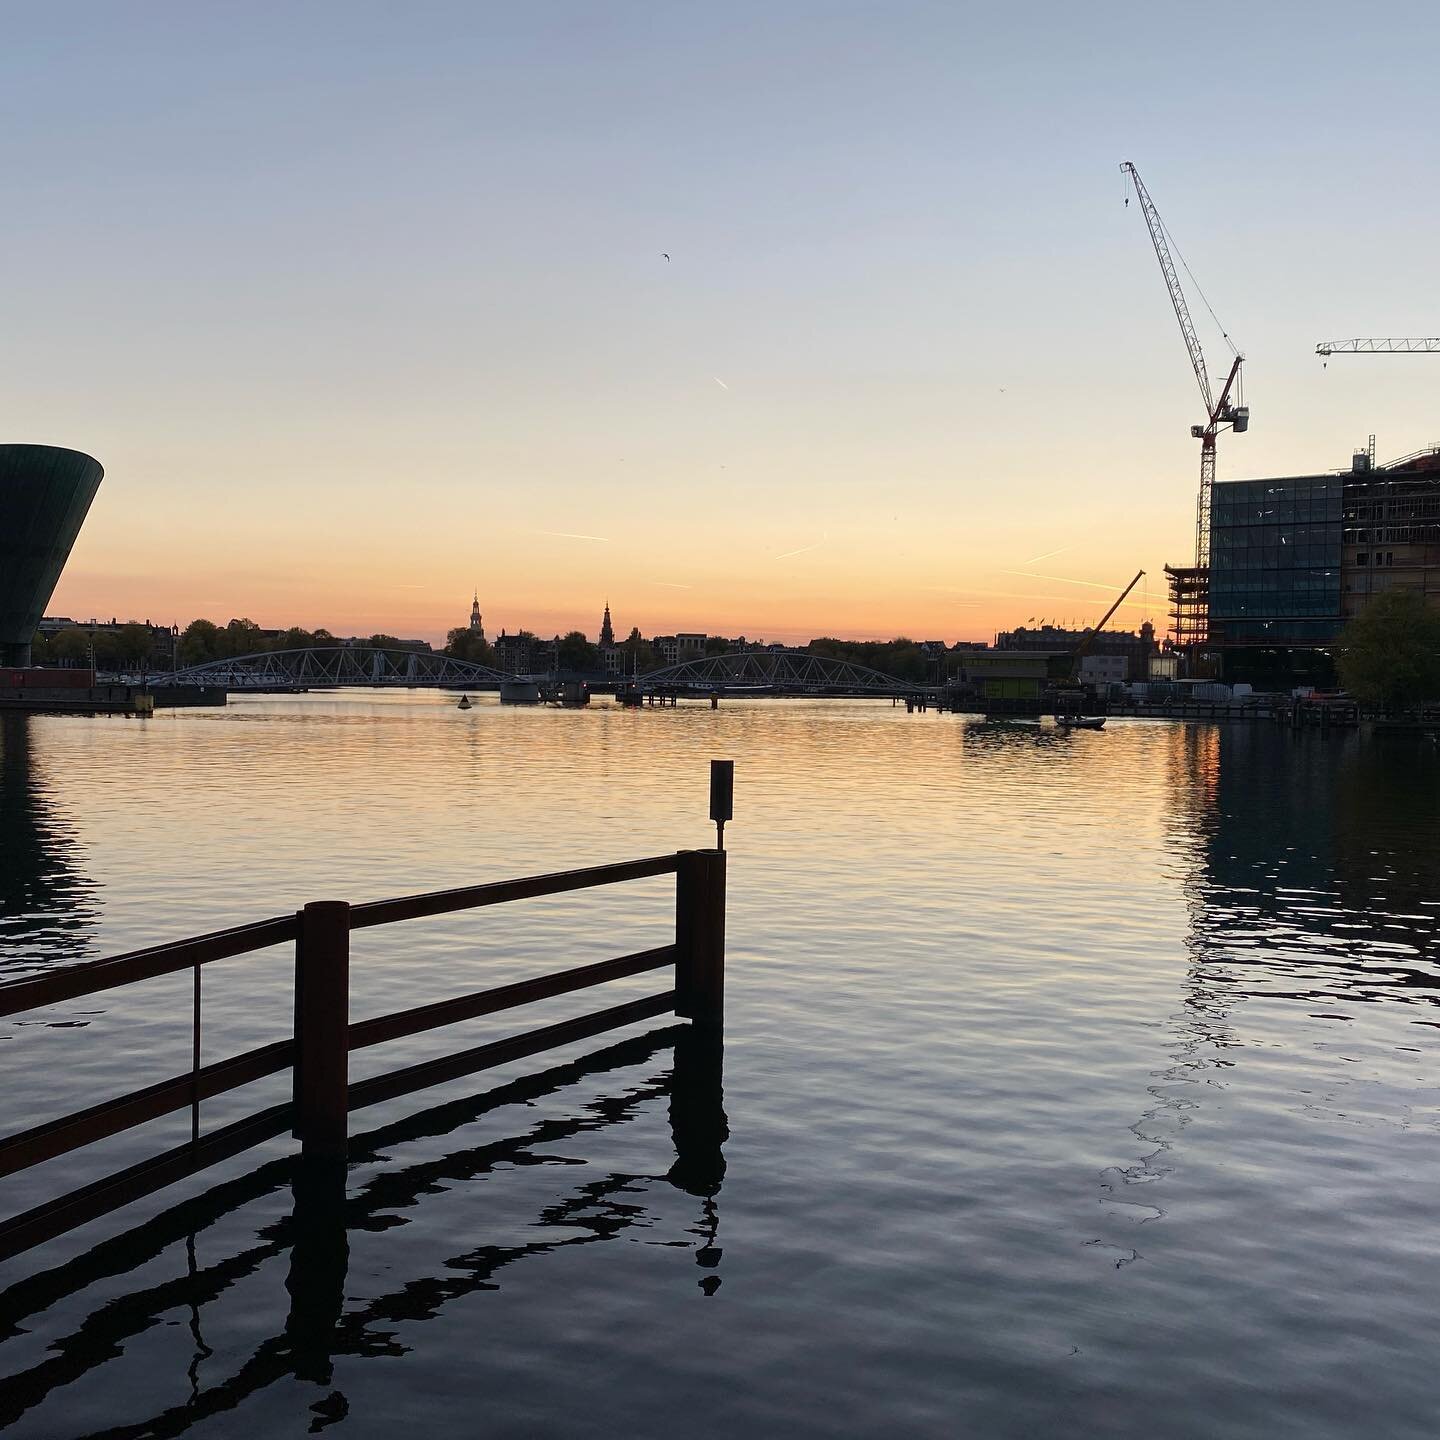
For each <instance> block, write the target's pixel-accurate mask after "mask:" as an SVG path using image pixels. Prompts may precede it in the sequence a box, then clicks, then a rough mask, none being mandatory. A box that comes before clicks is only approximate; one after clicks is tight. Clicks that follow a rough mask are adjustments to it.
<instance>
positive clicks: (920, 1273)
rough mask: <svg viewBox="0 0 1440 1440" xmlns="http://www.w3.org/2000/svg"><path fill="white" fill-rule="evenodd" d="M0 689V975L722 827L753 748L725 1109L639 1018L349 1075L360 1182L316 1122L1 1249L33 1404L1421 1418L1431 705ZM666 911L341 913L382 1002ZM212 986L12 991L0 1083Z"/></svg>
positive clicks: (247, 1100)
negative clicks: (44, 705) (48, 707)
mask: <svg viewBox="0 0 1440 1440" xmlns="http://www.w3.org/2000/svg"><path fill="white" fill-rule="evenodd" d="M0 719H3V728H0V747H3V748H0V978H13V977H14V976H18V975H22V974H26V973H31V972H33V971H35V970H37V969H42V968H46V967H51V966H57V965H62V964H66V963H69V962H73V961H77V960H83V959H90V958H96V957H99V956H102V955H106V954H113V953H116V952H119V951H123V950H128V949H131V948H135V947H138V946H141V945H145V944H150V943H154V942H157V941H160V940H164V939H168V938H174V937H179V936H182V935H187V934H192V933H196V932H199V931H202V930H208V929H214V928H217V927H219V926H221V925H225V924H232V923H236V922H239V921H243V920H248V919H258V918H262V917H265V916H268V915H273V914H278V913H282V912H286V911H291V910H293V909H295V908H296V907H297V906H298V905H300V904H302V903H304V902H305V901H306V900H310V899H317V898H345V899H349V900H352V901H356V902H358V901H361V900H366V899H374V898H379V897H383V896H388V895H396V894H403V893H407V892H410V891H415V890H426V889H437V888H441V887H444V886H451V885H461V884H473V883H478V882H480V881H484V880H490V879H499V878H504V877H508V876H511V875H522V874H528V873H532V872H537V871H542V870H550V869H561V868H569V867H571V866H573V865H577V864H594V863H598V862H600V861H604V860H610V859H624V858H631V857H634V856H638V855H645V854H656V853H663V852H666V851H671V850H675V849H677V848H684V847H692V846H696V845H704V844H707V843H709V840H708V837H709V834H710V829H709V826H708V824H707V822H706V819H705V810H706V787H707V774H706V762H707V761H708V760H709V758H710V757H711V756H731V757H733V758H734V759H735V761H736V773H737V783H736V819H735V822H734V824H733V825H732V826H731V827H730V830H729V832H728V834H727V840H728V842H729V845H730V851H731V853H730V880H729V883H730V909H729V946H728V971H727V976H728V1000H727V1005H728V1009H727V1021H726V1036H725V1046H724V1056H723V1101H722V1099H721V1097H720V1095H719V1094H718V1092H717V1088H716V1086H717V1080H718V1079H719V1077H717V1076H716V1074H715V1071H714V1067H713V1064H712V1063H711V1062H710V1060H709V1059H708V1058H707V1057H705V1056H703V1055H702V1056H698V1057H697V1056H696V1055H694V1054H691V1053H690V1052H689V1050H687V1049H686V1047H684V1046H683V1045H682V1047H681V1049H680V1051H679V1052H678V1054H677V1049H676V1037H677V1031H676V1030H675V1028H674V1027H672V1026H670V1025H669V1023H668V1022H662V1021H651V1022H645V1023H644V1024H641V1025H638V1026H634V1027H631V1028H630V1029H629V1030H625V1031H618V1032H614V1033H613V1034H611V1035H609V1036H603V1037H600V1038H598V1039H592V1040H589V1041H585V1042H582V1043H580V1044H572V1045H571V1046H569V1047H568V1048H566V1049H563V1050H560V1051H556V1052H553V1053H551V1054H548V1055H545V1056H541V1057H538V1058H536V1059H532V1060H529V1061H524V1062H520V1063H514V1064H511V1065H508V1066H506V1067H504V1068H502V1069H499V1070H493V1071H490V1072H487V1073H485V1074H482V1075H478V1076H473V1077H471V1078H470V1079H468V1080H464V1081H459V1082H454V1083H451V1084H449V1085H446V1086H443V1087H439V1088H436V1089H432V1090H428V1091H424V1092H422V1093H419V1094H416V1095H412V1096H410V1097H408V1098H406V1099H404V1100H399V1101H393V1102H389V1103H387V1104H385V1105H380V1106H376V1107H374V1108H372V1109H370V1110H367V1111H364V1112H361V1113H358V1114H356V1115H355V1116H353V1117H352V1134H353V1135H354V1136H355V1137H356V1139H355V1141H354V1142H353V1149H354V1152H355V1153H354V1159H353V1162H352V1164H351V1167H350V1171H349V1177H348V1196H347V1199H346V1200H345V1203H344V1207H343V1209H337V1208H336V1207H335V1206H334V1205H331V1204H327V1203H325V1202H324V1197H320V1198H319V1200H317V1199H316V1197H314V1196H309V1195H307V1193H306V1191H305V1189H304V1187H303V1186H301V1188H300V1189H299V1190H298V1191H297V1190H296V1189H295V1188H294V1185H293V1183H292V1182H293V1181H294V1180H295V1173H294V1170H293V1167H292V1164H291V1157H292V1156H293V1153H294V1142H293V1141H291V1140H290V1139H289V1138H288V1137H286V1138H280V1139H276V1140H273V1141H270V1142H268V1143H266V1144H265V1145H263V1146H261V1147H259V1148H257V1149H254V1150H251V1151H248V1152H246V1153H244V1154H242V1155H240V1156H237V1157H236V1158H234V1159H232V1160H229V1161H227V1162H226V1163H224V1164H223V1165H220V1166H218V1167H216V1168H214V1169H211V1170H209V1171H206V1172H204V1173H203V1174H202V1175H199V1176H196V1177H192V1178H190V1179H187V1180H185V1181H183V1182H181V1183H179V1184H176V1185H173V1186H171V1187H170V1188H168V1189H166V1190H164V1191H162V1192H160V1193H159V1194H157V1195H155V1196H152V1197H150V1198H149V1199H146V1200H144V1201H140V1202H137V1203H136V1204H134V1205H132V1206H130V1207H128V1208H127V1209H124V1210H122V1211H120V1212H118V1213H117V1214H114V1215H111V1216H110V1217H108V1218H106V1219H103V1220H100V1221H96V1222H93V1223H91V1224H90V1225H88V1226H86V1227H84V1228H83V1229H80V1230H77V1231H75V1232H73V1233H71V1234H69V1235H66V1236H63V1237H61V1238H59V1239H56V1240H52V1241H50V1242H47V1243H46V1244H44V1245H43V1246H41V1247H39V1248H38V1249H34V1250H31V1251H29V1252H28V1253H26V1254H24V1255H21V1256H18V1257H16V1258H14V1259H12V1260H9V1261H5V1262H3V1267H0V1424H5V1423H7V1422H8V1423H9V1424H10V1425H12V1426H13V1429H12V1430H10V1431H8V1432H7V1435H8V1434H13V1435H15V1436H17V1437H18V1436H46V1437H50V1436H64V1435H80V1434H107V1435H116V1436H152V1435H153V1436H160V1435H174V1434H179V1433H182V1432H183V1433H192V1432H193V1433H195V1434H199V1435H216V1436H229V1435H240V1434H252V1433H253V1434H265V1435H277V1436H288V1435H303V1434H306V1433H316V1432H319V1431H321V1430H326V1429H331V1428H333V1429H335V1430H338V1431H340V1432H343V1433H348V1434H353V1435H376V1436H381V1435H385V1436H389V1435H394V1434H396V1433H401V1427H402V1426H403V1427H404V1428H405V1430H407V1431H409V1432H412V1433H414V1434H416V1435H430V1434H464V1435H470V1434H495V1435H517V1436H519V1435H523V1436H535V1435H563V1436H572V1435H620V1436H635V1437H649V1436H656V1437H659V1436H673V1435H700V1436H731V1435H765V1436H770V1435H775V1436H780V1435H784V1436H807V1435H866V1436H869V1435H927V1436H928V1435H935V1436H951V1435H969V1434H973V1435H977V1436H998V1437H1010V1436H1057V1435H1067V1436H1069V1435H1084V1436H1091V1435H1093V1436H1119V1437H1128V1436H1137V1437H1138V1436H1145V1437H1154V1436H1165V1437H1177V1436H1179V1437H1183V1436H1221V1437H1262V1436H1263V1437H1272V1436H1277V1435H1285V1436H1290V1435H1294V1436H1306V1437H1329V1436H1384V1437H1409V1436H1416V1437H1419V1436H1427V1437H1428V1436H1431V1435H1433V1434H1434V1433H1435V1432H1436V1429H1437V1411H1440V1370H1437V1366H1436V1364H1435V1359H1434V1356H1435V1351H1436V1343H1437V1339H1440V1326H1437V1321H1436V1318H1435V1311H1436V1299H1435V1297H1436V1296H1437V1295H1440V1223H1437V1218H1436V1216H1437V1193H1440V1189H1437V1187H1440V1163H1437V1149H1436V1142H1437V1128H1440V1127H1437V1111H1436V1101H1437V1088H1436V1077H1437V1073H1440V1071H1437V1064H1436V1052H1437V1032H1436V1026H1437V1023H1440V1012H1437V1009H1436V999H1437V995H1440V990H1437V977H1440V969H1437V966H1440V943H1437V932H1436V927H1437V917H1440V827H1437V824H1436V810H1437V803H1436V802H1437V795H1440V762H1437V758H1436V752H1435V750H1434V748H1433V747H1429V748H1427V747H1425V746H1422V745H1421V744H1419V743H1411V742H1410V741H1406V740H1388V741H1381V740H1370V741H1364V740H1362V739H1361V738H1360V737H1358V736H1351V737H1334V738H1332V737H1329V736H1325V737H1321V736H1319V735H1308V734H1307V735H1300V736H1294V735H1291V734H1289V733H1288V732H1285V731H1282V730H1279V729H1278V728H1276V729H1273V730H1272V729H1271V728H1269V727H1268V726H1265V727H1261V726H1250V727H1242V726H1235V727H1231V728H1224V729H1220V728H1206V727H1184V726H1178V725H1171V724H1165V723H1142V722H1134V723H1126V722H1123V721H1112V722H1111V724H1110V727H1109V728H1108V730H1107V731H1106V732H1105V733H1103V734H1075V735H1069V736H1065V735H1060V734H1057V733H1056V732H1055V731H1053V730H1052V729H1050V728H1048V725H1047V727H1045V728H1036V727H1030V726H1022V725H991V724H981V723H978V722H974V721H970V722H967V721H965V720H963V719H961V718H957V717H954V716H936V715H910V716H907V715H906V714H905V713H904V711H903V709H901V710H898V711H897V710H894V709H892V708H891V707H890V706H889V705H884V704H879V705H877V704H862V703H855V704H851V703H842V702H814V703H808V704H804V703H779V702H763V701H756V702H751V703H736V704H727V705H725V706H723V707H722V708H721V709H720V710H719V711H718V712H713V713H712V712H711V711H710V710H708V709H707V708H699V707H696V708H693V709H685V708H681V709H679V710H674V711H655V712H651V713H633V712H624V711H620V710H617V709H614V708H612V707H611V706H609V705H608V704H603V703H602V704H597V705H596V706H594V707H593V708H592V709H591V710H590V711H588V712H569V711H566V712H561V711H552V710H529V709H502V708H500V707H498V706H496V705H494V704H493V703H491V702H489V701H482V702H481V703H479V704H478V706H477V708H475V709H474V710H471V711H468V712H461V711H458V710H456V709H455V708H454V701H453V697H443V696H433V695H414V696H408V697H406V696H384V695H382V696H369V695H363V696H353V697H344V698H329V697H323V696H309V697H297V698H269V699H255V700H246V701H236V702H234V703H232V704H231V706H230V707H229V708H228V709H227V710H224V711H191V712H168V713H162V714H160V715H158V716H156V717H155V718H153V719H152V720H149V721H144V722H141V721H122V720H114V719H112V720H81V719H74V718H60V717H55V718H24V717H16V716H5V717H0ZM672 924H673V882H671V881H667V880H664V879H658V880H649V881H644V882H639V883H636V884H633V885H627V886H624V887H618V888H615V889H611V890H605V891H591V892H580V893H577V894H572V895H566V896H558V897H552V898H549V899H545V900H536V901H529V902H525V903H523V904H520V905H511V906H503V907H499V908H497V909H493V910H486V911H477V912H471V913H468V914H461V915H453V916H447V917H444V918H441V919H436V920H425V921H418V922H413V923H410V924H405V925H399V926H392V927H386V928H383V929H374V930H367V931H364V932H359V933H357V934H356V936H355V944H354V954H353V960H352V964H353V1002H352V1014H353V1018H356V1019H362V1018H364V1017H366V1016H368V1015H378V1014H382V1013H385V1012H387V1011H390V1010H394V1009H399V1008H404V1007H406V1006H409V1005H414V1004H418V1003H421V1002H423V1001H426V1000H430V999H440V998H443V997H445V996H447V995H451V994H455V993H459V992H461V991H463V990H470V989H477V988H482V987H484V986H486V985H489V984H492V983H500V982H502V981H505V980H511V979H518V978H523V977H525V976H528V975H533V974H541V973H544V972H546V971H548V970H553V969H556V968H558V967H560V966H561V965H569V964H573V963H581V962H584V961H587V960H595V959H601V958H604V957H606V956H609V955H616V954H622V953H625V952H627V951H631V950H637V949H640V948H643V947H646V946H649V945H656V944H664V943H667V942H668V940H669V938H670V930H671V926H672ZM291 964H292V962H291V959H290V957H289V955H288V954H287V953H286V952H285V951H284V950H283V949H277V950H274V951H271V952H266V953H264V954H261V955H256V956H251V957H245V958H236V959H232V960H227V961H223V962H218V963H217V964H214V965H211V966H208V967H206V971H205V979H204V1015H205V1021H204V1046H205V1059H206V1060H207V1061H208V1060H213V1059H219V1058H222V1057H223V1056H225V1055H227V1054H232V1053H235V1052H238V1051H240V1050H243V1049H247V1048H250V1047H251V1046H254V1045H260V1044H264V1043H266V1042H267V1041H270V1040H275V1039H279V1038H282V1037H283V1036H285V1035H287V1034H288V1033H289V1026H290V1022H291V1003H292V1001H291V989H290V985H291ZM665 983H667V982H665V981H663V980H662V981H660V983H659V984H658V985H657V977H654V976H651V977H638V978H636V979H634V980H630V981H624V982H619V983H617V984H616V985H614V986H613V987H607V989H606V990H605V991H601V992H593V991H592V992H589V994H588V995H587V994H582V995H580V996H570V997H564V998H561V999H556V1000H551V1001H546V1002H543V1003H542V1004H540V1005H537V1006H535V1007H533V1014H532V1012H531V1011H519V1012H512V1013H510V1014H509V1015H500V1016H493V1017H488V1018H486V1019H484V1020H479V1021H472V1022H467V1023H466V1024H463V1025H460V1026H457V1027H454V1028H453V1029H451V1030H447V1031H438V1032H432V1033H430V1034H427V1035H422V1036H417V1037H414V1038H413V1039H410V1040H406V1041H399V1042H395V1043H394V1044H391V1045H387V1046H377V1047H374V1048H372V1049H368V1050H364V1051H360V1052H357V1053H356V1055H355V1056H354V1057H353V1062H352V1075H354V1076H357V1077H363V1076H365V1075H369V1074H375V1073H379V1072H381V1071H384V1070H388V1069H391V1068H393V1067H395V1066H396V1065H399V1064H405V1063H409V1062H411V1061H414V1060H416V1059H420V1058H423V1057H425V1056H429V1055H434V1054H440V1053H444V1052H445V1051H447V1050H450V1049H455V1048H459V1047H460V1046H461V1045H473V1044H476V1043H479V1042H481V1041H483V1040H485V1039H489V1038H495V1037H498V1036H500V1035H503V1034H506V1033H509V1032H510V1031H513V1030H514V1029H515V1028H517V1026H522V1025H529V1024H532V1023H533V1024H541V1023H545V1022H546V1021H549V1020H551V1019H557V1018H563V1017H564V1016H566V1015H572V1014H578V1013H582V1012H583V1011H585V1010H587V1009H594V1008H596V1007H597V1005H598V1004H602V1003H612V1002H615V1001H618V1000H620V999H624V998H626V997H627V996H637V995H643V994H646V993H650V992H651V991H653V990H655V989H656V988H663V986H664V984H665ZM190 1004H191V991H190V980H189V977H188V976H181V977H170V978H166V979H162V980H156V981H151V982H147V983H145V984H141V985H135V986H131V987H128V988H127V989H124V990H119V991H114V992H111V993H110V994H108V995H103V996H97V997H92V998H91V999H89V1000H85V1001H76V1002H73V1003H70V1004H66V1005H62V1006H57V1007H55V1008H54V1009H53V1010H49V1011H44V1012H34V1013H31V1014H28V1015H25V1016H22V1017H18V1019H17V1020H10V1021H0V1082H3V1084H0V1112H3V1113H0V1130H3V1131H5V1132H9V1131H13V1130H16V1129H20V1128H24V1127H25V1126H27V1125H31V1124H36V1123H39V1122H41V1121H43V1120H46V1119H49V1118H53V1117H55V1116H58V1115H61V1114H64V1113H66V1112H67V1111H70V1110H73V1109H76V1108H78V1107H80V1106H82V1105H85V1104H90V1103H93V1102H94V1101H96V1100H98V1099H102V1098H104V1097H106V1096H108V1095H112V1094H116V1093H119V1092H121V1091H123V1090H128V1089H132V1088H135V1087H137V1086H140V1085H143V1084H148V1083H150V1082H152V1081H155V1080H159V1079H163V1078H165V1077H167V1076H170V1075H173V1074H176V1073H180V1072H183V1071H185V1070H186V1069H187V1068H188V1066H189V1063H190V1028H189V1017H190ZM677 1070H678V1073H677ZM287 1086H288V1081H283V1082H282V1079H281V1077H272V1079H270V1080H268V1081H261V1082H258V1083H256V1084H255V1085H253V1086H250V1087H247V1088H246V1089H241V1090H237V1091H234V1092H231V1093H229V1094H227V1095H225V1096H223V1097H218V1098H216V1099H215V1100H213V1101H209V1102H207V1103H206V1105H205V1107H204V1110H203V1117H204V1124H205V1126H206V1127H207V1128H209V1127H213V1126H215V1125H218V1124H221V1123H224V1122H225V1121H228V1120H233V1119H236V1118H238V1117H240V1116H242V1115H244V1114H247V1113H249V1112H250V1111H252V1110H256V1109H260V1108H263V1107H264V1106H267V1105H272V1104H274V1103H276V1102H277V1101H279V1100H281V1099H284V1098H285V1095H286V1087H287ZM722 1104H723V1110H722V1108H721V1106H722ZM188 1127H189V1117H188V1115H182V1116H178V1117H173V1118H172V1119H167V1120H164V1121H157V1122H154V1123H152V1124H151V1125H149V1126H146V1127H144V1128H142V1129H139V1130H135V1131H131V1132H128V1133H127V1134H125V1135H123V1136H118V1137H115V1138H114V1139H112V1140H109V1141H106V1142H104V1143H103V1144H101V1145H97V1146H94V1147H91V1148H90V1149H87V1150H83V1151H79V1152H76V1153H74V1154H72V1155H69V1156H66V1157H63V1158H61V1159H56V1160H52V1161H49V1162H47V1163H45V1164H43V1165H40V1166H38V1167H36V1168H34V1169H32V1170H29V1171H26V1172H24V1173H22V1174H19V1175H15V1176H11V1177H9V1178H7V1179H4V1180H0V1210H3V1213H4V1214H5V1215H10V1214H14V1213H17V1212H19V1211H22V1210H25V1209H27V1208H29V1207H31V1206H35V1205H38V1204H42V1203H44V1202H46V1201H48V1200H49V1199H50V1198H52V1197H55V1196H59V1195H62V1194H64V1193H65V1192H67V1191H69V1190H72V1189H74V1188H75V1187H77V1186H80V1185H83V1184H85V1183H87V1182H89V1181H92V1180H94V1179H96V1178H97V1177H99V1176H100V1175H102V1174H105V1173H107V1172H109V1171H111V1170H115V1169H118V1168H120V1167H122V1166H124V1165H127V1164H130V1163H133V1162H135V1161H137V1160H139V1159H142V1158H143V1157H144V1156H146V1155H148V1154H151V1153H154V1152H156V1151H158V1150H161V1149H164V1148H166V1147H168V1146H170V1145H174V1144H176V1143H178V1142H180V1141H182V1140H184V1139H185V1137H186V1136H187V1135H188V1133H189V1129H188Z"/></svg>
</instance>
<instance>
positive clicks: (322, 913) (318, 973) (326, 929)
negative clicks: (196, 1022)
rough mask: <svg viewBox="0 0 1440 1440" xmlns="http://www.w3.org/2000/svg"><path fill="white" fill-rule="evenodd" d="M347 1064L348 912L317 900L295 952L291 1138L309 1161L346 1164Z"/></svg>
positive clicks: (345, 906)
mask: <svg viewBox="0 0 1440 1440" xmlns="http://www.w3.org/2000/svg"><path fill="white" fill-rule="evenodd" d="M349 1060H350V906H349V903H348V902H347V901H344V900H315V901H312V902H311V903H310V904H309V905H307V906H306V907H305V908H304V909H303V910H302V911H301V912H300V938H299V940H298V942H297V943H296V946H295V1134H296V1135H297V1136H298V1137H299V1139H300V1144H301V1150H302V1153H303V1154H304V1155H305V1156H306V1157H307V1158H313V1159H322V1160H344V1159H345V1149H346V1140H347V1135H348V1131H349V1116H348V1108H349V1106H348V1088H349Z"/></svg>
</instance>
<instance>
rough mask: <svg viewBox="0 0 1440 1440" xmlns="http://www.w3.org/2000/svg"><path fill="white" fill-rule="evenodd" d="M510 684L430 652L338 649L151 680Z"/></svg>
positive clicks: (307, 685) (302, 685)
mask: <svg viewBox="0 0 1440 1440" xmlns="http://www.w3.org/2000/svg"><path fill="white" fill-rule="evenodd" d="M511 678H513V677H511V676H508V675H502V674H501V673H500V672H499V671H498V670H492V669H490V668H489V667H488V666H486V665H476V664H474V663H473V662H472V661H469V660H456V659H454V658H452V657H451V656H449V655H437V654H434V653H431V652H429V651H423V650H371V649H368V648H362V647H360V646H350V645H333V646H323V647H320V648H318V649H314V650H271V651H267V652H264V653H261V654H259V655H236V656H234V657H232V658H230V659H227V660H207V661H206V662H205V663H204V664H203V665H191V666H189V667H188V668H187V669H184V670H176V671H174V672H173V673H167V674H163V675H151V676H150V677H149V684H150V687H151V689H157V688H161V687H168V686H171V685H213V686H216V687H221V688H224V689H226V690H329V689H334V688H336V687H340V686H365V687H367V688H368V687H375V686H383V687H386V688H388V689H395V690H400V689H414V688H417V687H425V688H434V689H454V688H456V687H461V688H463V687H464V686H466V685H473V686H476V687H478V686H481V685H487V686H488V685H498V684H499V683H500V681H502V680H508V679H511Z"/></svg>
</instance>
